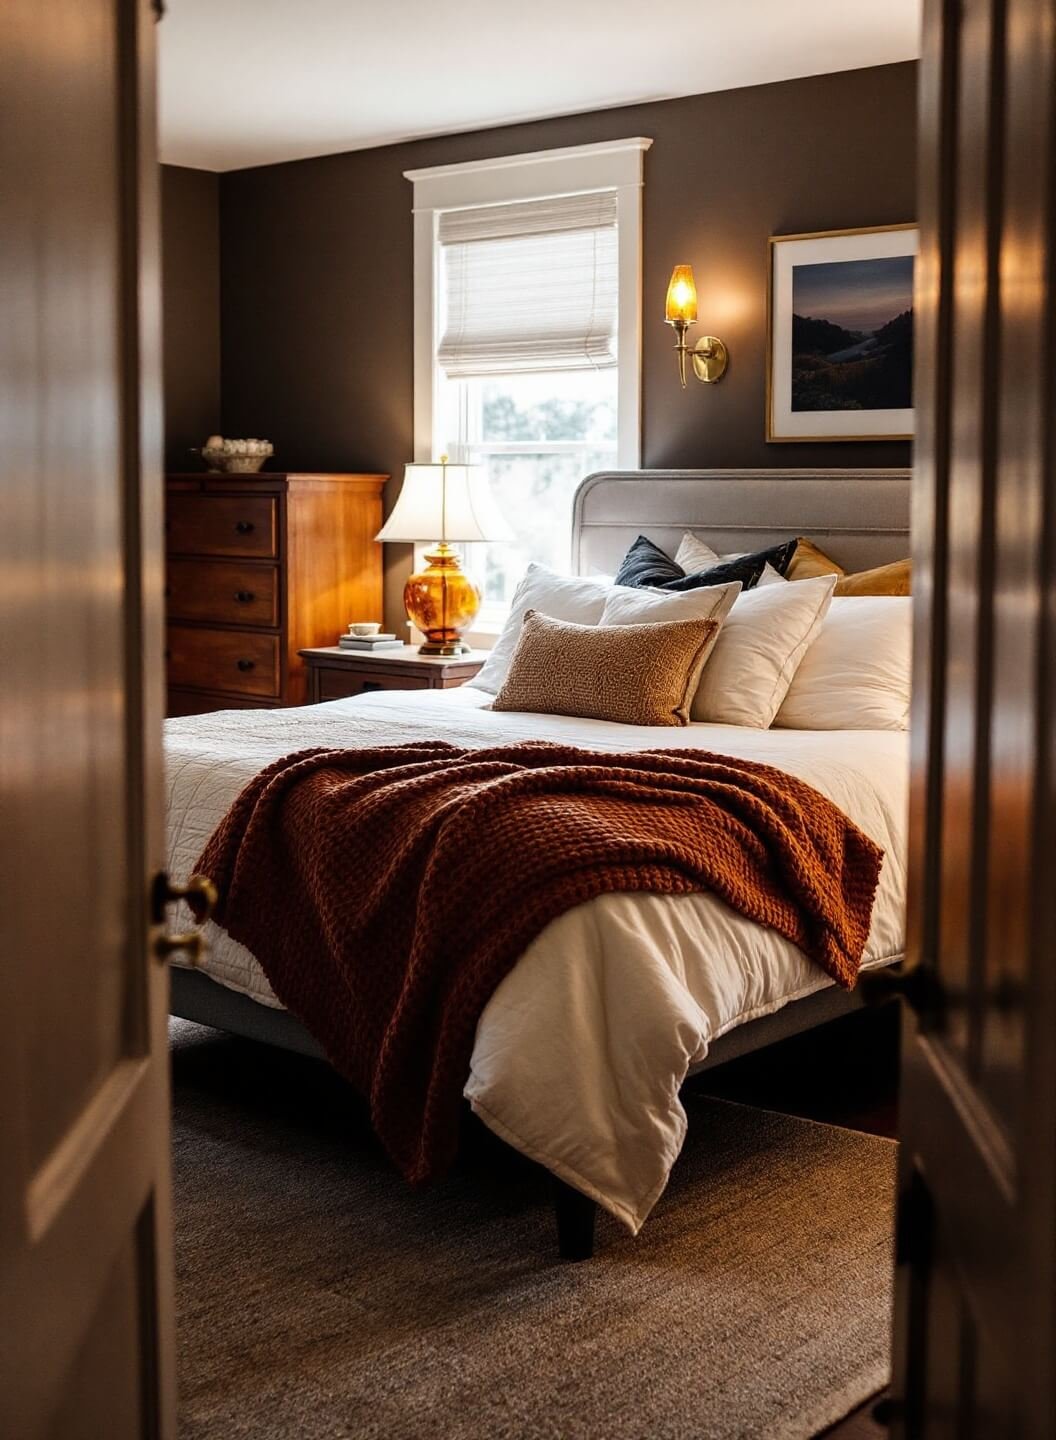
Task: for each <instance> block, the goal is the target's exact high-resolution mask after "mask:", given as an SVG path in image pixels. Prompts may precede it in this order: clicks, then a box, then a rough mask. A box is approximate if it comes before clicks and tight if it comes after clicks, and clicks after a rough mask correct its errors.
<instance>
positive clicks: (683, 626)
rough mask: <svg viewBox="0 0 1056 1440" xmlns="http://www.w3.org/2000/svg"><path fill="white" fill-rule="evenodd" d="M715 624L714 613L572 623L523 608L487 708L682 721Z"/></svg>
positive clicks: (637, 721) (635, 721) (622, 720)
mask: <svg viewBox="0 0 1056 1440" xmlns="http://www.w3.org/2000/svg"><path fill="white" fill-rule="evenodd" d="M718 630H719V622H718V621H716V620H671V621H667V622H661V623H658V624H654V625H576V624H573V623H572V622H571V621H567V620H551V619H550V618H549V617H548V616H546V615H540V614H539V613H538V612H537V611H535V610H529V611H528V612H527V614H526V615H525V617H524V624H523V625H522V627H521V635H520V639H519V640H518V641H517V648H516V650H514V652H513V657H512V659H511V660H510V668H509V670H508V671H507V673H506V679H505V681H504V682H503V686H502V689H501V690H500V691H499V693H498V694H497V695H496V696H495V700H494V702H493V704H492V709H493V710H524V711H530V712H532V713H534V714H538V715H581V716H583V717H584V718H586V719H589V720H613V721H615V722H616V723H617V724H621V725H688V724H689V705H690V701H691V700H692V699H693V696H694V695H695V694H696V691H697V684H698V682H699V680H700V672H701V670H702V669H703V668H704V662H705V661H706V660H707V658H708V655H709V654H710V653H711V648H712V646H713V644H714V642H715V636H716V635H717V633H718Z"/></svg>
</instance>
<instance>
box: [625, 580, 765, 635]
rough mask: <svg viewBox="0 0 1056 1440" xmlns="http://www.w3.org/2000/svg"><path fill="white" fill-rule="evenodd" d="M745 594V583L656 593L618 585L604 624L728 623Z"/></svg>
mask: <svg viewBox="0 0 1056 1440" xmlns="http://www.w3.org/2000/svg"><path fill="white" fill-rule="evenodd" d="M740 593H741V582H740V581H739V580H733V581H730V582H729V583H728V584H726V585H700V586H698V588H697V589H696V590H653V589H650V588H648V587H641V588H639V587H637V586H630V585H614V586H613V587H612V589H611V590H610V591H609V594H608V598H607V599H606V601H605V609H604V610H603V611H602V613H601V620H600V621H599V622H598V623H599V624H601V625H653V624H658V623H661V622H662V621H665V620H725V619H726V616H727V615H728V614H729V613H730V609H731V608H732V606H733V602H734V601H735V600H736V599H737V596H738V595H739V594H740Z"/></svg>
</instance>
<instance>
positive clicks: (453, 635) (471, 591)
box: [403, 541, 480, 655]
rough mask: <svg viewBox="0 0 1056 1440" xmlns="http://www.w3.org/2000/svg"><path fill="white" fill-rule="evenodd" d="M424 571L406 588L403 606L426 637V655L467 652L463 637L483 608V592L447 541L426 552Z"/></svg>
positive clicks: (421, 649) (424, 648)
mask: <svg viewBox="0 0 1056 1440" xmlns="http://www.w3.org/2000/svg"><path fill="white" fill-rule="evenodd" d="M425 558H426V561H427V562H428V563H427V564H426V567H425V569H424V570H421V571H419V572H418V574H416V575H412V576H411V578H410V579H409V580H408V581H407V584H406V585H405V586H404V587H403V605H404V609H405V610H406V611H407V616H408V619H410V620H413V622H414V623H415V625H417V627H418V629H419V630H420V631H421V632H422V634H423V635H424V636H425V641H424V643H423V644H421V645H419V647H418V650H419V653H420V654H422V655H465V654H466V653H467V652H468V651H469V649H470V646H469V645H468V644H467V642H466V641H465V640H463V639H462V631H463V630H466V629H468V628H469V626H470V625H471V624H472V623H473V618H474V616H475V615H476V613H477V611H478V610H479V609H480V591H479V590H478V589H477V587H476V586H475V585H474V584H473V581H472V580H471V579H470V578H469V576H468V575H466V574H465V572H464V571H463V569H462V565H461V562H460V560H459V558H458V555H457V553H456V552H455V551H454V550H452V548H451V546H450V545H447V544H445V543H444V542H443V541H441V543H440V544H439V545H436V546H434V547H433V549H432V550H427V551H426V552H425Z"/></svg>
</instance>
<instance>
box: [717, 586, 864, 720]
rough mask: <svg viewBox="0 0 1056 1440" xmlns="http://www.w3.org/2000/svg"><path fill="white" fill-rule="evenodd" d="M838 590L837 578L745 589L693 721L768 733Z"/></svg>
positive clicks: (721, 638)
mask: <svg viewBox="0 0 1056 1440" xmlns="http://www.w3.org/2000/svg"><path fill="white" fill-rule="evenodd" d="M835 588H836V576H835V575H819V576H818V578H817V579H816V580H800V581H799V582H798V584H795V585H764V586H762V587H759V586H756V588H755V589H754V590H745V591H744V593H743V594H742V595H740V596H739V597H738V599H737V602H736V604H735V605H734V607H733V609H732V610H731V611H730V613H729V615H728V616H727V617H726V623H725V625H723V627H722V629H721V630H720V632H719V638H718V640H717V642H716V644H715V649H714V650H713V651H712V654H711V659H710V660H709V661H708V663H707V665H706V666H705V668H704V674H703V675H702V676H701V680H700V687H699V689H698V690H697V694H696V699H695V700H694V701H693V704H692V707H691V709H690V717H691V719H693V720H704V721H709V722H711V723H712V724H717V725H750V726H752V727H753V728H755V729H757V730H765V729H767V727H768V726H769V725H771V724H772V723H773V720H774V716H775V715H776V714H777V712H778V710H779V709H780V707H781V702H782V700H784V698H785V695H786V693H787V691H788V687H789V685H791V683H792V677H793V675H795V673H796V670H797V669H798V667H799V663H800V661H801V660H802V659H803V656H804V655H805V654H806V653H807V648H808V646H809V645H810V644H811V642H812V641H813V639H814V637H815V635H817V633H818V630H819V629H820V627H821V622H822V620H823V619H824V618H825V612H826V611H827V610H828V608H829V603H830V601H831V600H832V592H833V590H834V589H835Z"/></svg>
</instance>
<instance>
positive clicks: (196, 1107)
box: [173, 1021, 895, 1440]
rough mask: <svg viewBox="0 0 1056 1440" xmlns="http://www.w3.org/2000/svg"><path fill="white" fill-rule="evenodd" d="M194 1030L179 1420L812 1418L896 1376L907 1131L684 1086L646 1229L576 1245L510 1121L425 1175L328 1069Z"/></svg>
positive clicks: (369, 1433)
mask: <svg viewBox="0 0 1056 1440" xmlns="http://www.w3.org/2000/svg"><path fill="white" fill-rule="evenodd" d="M173 1044H174V1056H173V1067H174V1100H175V1183H176V1259H177V1283H178V1320H179V1328H178V1336H179V1364H180V1402H181V1416H182V1422H181V1436H182V1437H183V1440H235V1437H243V1436H244V1437H253V1440H293V1437H297V1440H337V1437H341V1440H382V1437H384V1440H397V1437H398V1440H417V1437H426V1436H428V1437H437V1440H558V1437H561V1440H587V1437H589V1440H733V1437H745V1440H746V1437H761V1440H762V1437H765V1440H806V1437H810V1436H813V1435H814V1434H815V1433H816V1432H818V1431H819V1430H822V1429H823V1428H824V1427H825V1426H826V1425H828V1424H831V1423H832V1422H833V1421H835V1420H838V1419H839V1418H841V1417H842V1416H843V1415H845V1414H846V1413H847V1412H848V1411H850V1410H851V1409H853V1408H854V1406H856V1405H858V1404H860V1403H861V1402H862V1401H864V1400H865V1399H866V1398H868V1396H870V1395H872V1394H873V1393H875V1392H876V1391H877V1390H879V1389H880V1388H881V1387H882V1386H883V1385H884V1384H885V1383H886V1381H887V1378H888V1316H889V1312H890V1301H891V1238H892V1227H893V1220H892V1199H893V1183H894V1160H895V1146H894V1145H893V1143H892V1142H890V1141H887V1140H882V1139H878V1138H876V1137H874V1136H869V1135H863V1134H859V1133H857V1132H854V1131H849V1130H839V1129H835V1128H833V1127H831V1126H827V1125H816V1124H814V1123H812V1122H810V1121H806V1120H797V1119H792V1118H789V1117H787V1116H784V1115H778V1114H775V1113H773V1112H770V1111H765V1110H756V1109H750V1108H748V1107H746V1106H741V1105H733V1104H730V1103H727V1102H724V1101H719V1100H711V1099H706V1098H694V1097H692V1096H688V1097H687V1109H688V1111H689V1116H690V1131H689V1139H688V1140H687V1143H686V1146H685V1149H684V1151H683V1155H682V1158H681V1160H680V1162H679V1164H678V1165H677V1166H676V1169H675V1173H674V1176H673V1178H672V1182H671V1184H670V1186H669V1188H668V1191H667V1193H666V1194H665V1195H664V1197H663V1199H662V1200H661V1201H660V1203H659V1205H658V1206H657V1208H656V1210H655V1211H654V1213H653V1216H652V1217H651V1219H650V1220H649V1222H648V1224H647V1225H646V1227H645V1229H644V1230H643V1231H642V1234H641V1235H640V1236H639V1237H638V1239H637V1240H632V1239H631V1238H630V1237H629V1236H627V1235H626V1234H625V1233H624V1232H623V1230H622V1228H620V1227H618V1226H617V1225H616V1224H615V1222H612V1221H609V1220H608V1219H607V1218H603V1219H602V1220H601V1222H600V1224H599V1233H598V1242H599V1253H598V1255H597V1257H596V1258H595V1259H594V1260H592V1261H588V1262H586V1263H584V1264H581V1265H563V1264H561V1263H560V1262H559V1261H558V1260H557V1258H556V1250H555V1242H554V1234H553V1218H552V1212H551V1210H550V1208H549V1198H550V1197H549V1186H548V1183H547V1178H546V1177H545V1175H543V1173H542V1172H541V1171H539V1170H537V1168H536V1167H534V1166H531V1165H528V1164H527V1163H526V1162H523V1161H521V1160H520V1159H519V1158H518V1157H514V1156H512V1155H511V1153H510V1152H509V1151H507V1150H506V1149H505V1147H503V1146H500V1145H499V1144H498V1143H497V1142H492V1141H491V1139H490V1137H487V1136H482V1135H481V1134H477V1135H474V1136H473V1137H471V1143H470V1144H469V1146H468V1147H467V1148H468V1154H467V1157H466V1158H465V1160H464V1161H463V1162H461V1164H460V1167H459V1169H458V1171H457V1173H456V1174H454V1175H453V1176H452V1177H450V1178H449V1179H448V1180H446V1181H444V1182H443V1183H442V1184H440V1185H438V1186H435V1187H433V1188H432V1189H430V1190H427V1191H423V1192H414V1191H412V1190H410V1189H409V1188H408V1187H407V1186H405V1185H404V1184H403V1182H402V1181H401V1180H400V1179H399V1178H398V1177H397V1176H396V1175H394V1174H393V1172H392V1171H391V1170H390V1168H389V1167H388V1165H387V1163H386V1162H385V1160H384V1157H383V1156H382V1155H381V1154H380V1153H379V1151H378V1149H377V1148H376V1146H375V1145H374V1144H373V1142H372V1141H371V1140H370V1138H369V1137H368V1136H367V1135H366V1133H365V1131H364V1127H363V1123H362V1118H361V1115H360V1114H359V1113H358V1111H357V1109H356V1107H355V1106H354V1104H353V1102H352V1101H351V1100H350V1098H349V1096H348V1092H347V1091H346V1090H345V1088H344V1087H343V1086H342V1085H341V1084H340V1082H339V1081H338V1080H337V1078H336V1076H334V1075H333V1074H332V1073H330V1072H329V1071H328V1070H327V1069H326V1067H325V1066H322V1065H320V1064H318V1063H317V1062H314V1061H310V1060H304V1059H301V1058H299V1057H295V1056H289V1055H285V1054H282V1053H281V1052H279V1051H272V1050H268V1049H266V1048H265V1047H262V1046H256V1045H253V1044H252V1043H251V1042H247V1041H238V1040H234V1039H232V1038H230V1037H225V1036H220V1035H219V1034H218V1033H217V1032H215V1031H211V1030H206V1029H203V1028H201V1027H199V1026H195V1025H190V1024H188V1023H186V1022H184V1021H175V1022H173Z"/></svg>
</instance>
